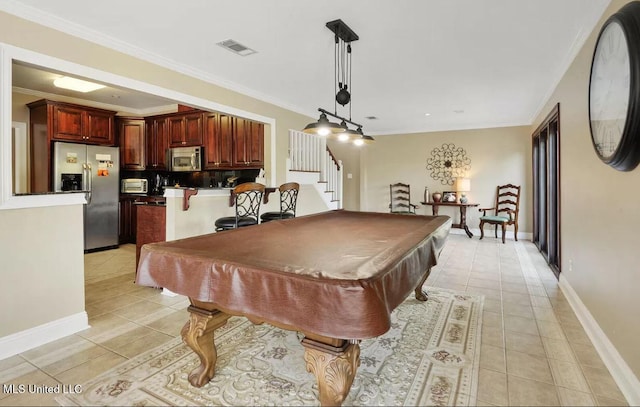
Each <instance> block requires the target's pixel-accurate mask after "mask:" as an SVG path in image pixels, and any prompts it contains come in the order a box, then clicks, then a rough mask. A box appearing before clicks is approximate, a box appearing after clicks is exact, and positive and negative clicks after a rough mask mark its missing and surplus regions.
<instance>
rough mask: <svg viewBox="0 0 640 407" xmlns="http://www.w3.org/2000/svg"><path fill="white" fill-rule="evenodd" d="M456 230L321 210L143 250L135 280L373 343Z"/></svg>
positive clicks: (442, 219) (429, 222) (427, 221)
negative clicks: (370, 340) (315, 212)
mask: <svg viewBox="0 0 640 407" xmlns="http://www.w3.org/2000/svg"><path fill="white" fill-rule="evenodd" d="M212 222H213V220H212ZM450 228H451V219H450V218H449V217H448V216H421V215H398V214H387V213H373V212H353V211H346V210H337V211H329V212H323V213H319V214H314V215H308V216H301V217H297V218H293V219H287V220H282V221H274V222H268V223H264V224H260V225H257V226H250V227H245V228H240V229H237V230H231V231H225V232H220V233H212V234H207V235H202V236H196V237H191V238H186V239H180V240H174V241H170V242H162V243H152V244H146V245H144V246H143V247H142V250H141V254H140V262H139V265H138V272H137V276H136V283H137V284H140V285H146V286H153V287H165V288H167V289H169V290H171V291H173V292H175V293H178V294H182V295H185V296H188V297H191V298H193V299H196V300H199V301H203V302H210V303H214V304H216V305H218V306H220V308H222V309H224V310H227V311H230V312H232V313H234V314H240V315H250V316H254V317H258V318H259V319H263V320H264V321H266V322H277V323H280V324H285V325H288V326H293V327H297V328H298V329H299V330H300V331H303V332H311V333H315V334H318V335H324V336H329V337H334V338H341V339H365V338H371V337H375V336H378V335H381V334H383V333H385V332H386V331H387V330H388V329H389V327H390V314H391V311H393V309H394V308H395V307H396V306H398V305H399V304H400V303H401V302H402V301H403V300H404V299H405V298H406V297H407V296H408V295H409V294H410V293H412V292H413V290H414V289H415V287H416V285H417V283H418V282H419V281H420V280H421V277H422V276H423V275H424V273H425V272H426V270H427V269H429V268H430V267H432V266H433V265H435V264H436V263H437V258H438V255H439V254H440V251H441V249H442V247H443V246H444V243H445V241H446V238H447V236H448V233H449V230H450Z"/></svg>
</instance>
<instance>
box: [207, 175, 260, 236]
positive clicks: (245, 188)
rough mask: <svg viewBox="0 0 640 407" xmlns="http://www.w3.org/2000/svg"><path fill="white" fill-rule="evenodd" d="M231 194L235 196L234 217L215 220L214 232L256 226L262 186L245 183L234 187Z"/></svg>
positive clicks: (254, 183) (255, 183)
mask: <svg viewBox="0 0 640 407" xmlns="http://www.w3.org/2000/svg"><path fill="white" fill-rule="evenodd" d="M233 194H234V195H235V208H236V216H225V217H223V218H218V219H216V223H215V225H216V232H221V231H223V230H229V229H237V228H240V227H244V226H251V225H257V224H258V219H260V218H259V216H260V203H261V202H262V197H263V195H264V185H262V184H258V183H257V182H246V183H244V184H240V185H238V186H237V187H235V188H234V189H233Z"/></svg>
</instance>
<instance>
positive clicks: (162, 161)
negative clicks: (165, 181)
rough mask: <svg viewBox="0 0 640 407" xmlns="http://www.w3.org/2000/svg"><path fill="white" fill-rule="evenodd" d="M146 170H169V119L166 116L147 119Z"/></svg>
mask: <svg viewBox="0 0 640 407" xmlns="http://www.w3.org/2000/svg"><path fill="white" fill-rule="evenodd" d="M146 131H147V135H146V138H145V142H146V154H145V156H146V157H145V158H146V168H147V169H148V170H168V169H169V166H168V161H167V148H168V147H169V138H168V134H169V133H168V119H167V117H166V116H161V117H149V118H147V119H146Z"/></svg>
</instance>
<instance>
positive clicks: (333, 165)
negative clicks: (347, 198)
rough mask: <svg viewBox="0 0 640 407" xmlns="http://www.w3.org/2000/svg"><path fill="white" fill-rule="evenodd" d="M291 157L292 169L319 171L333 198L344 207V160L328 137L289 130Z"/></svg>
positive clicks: (321, 181)
mask: <svg viewBox="0 0 640 407" xmlns="http://www.w3.org/2000/svg"><path fill="white" fill-rule="evenodd" d="M289 159H290V161H291V171H301V172H317V173H319V174H320V179H319V182H320V183H325V184H326V187H325V191H324V192H329V193H331V200H332V201H335V202H337V203H338V208H342V162H341V161H340V160H337V159H336V157H335V156H334V155H333V153H332V152H331V150H330V149H329V147H328V146H327V139H326V138H324V137H318V136H315V135H312V134H307V133H303V132H301V131H296V130H289Z"/></svg>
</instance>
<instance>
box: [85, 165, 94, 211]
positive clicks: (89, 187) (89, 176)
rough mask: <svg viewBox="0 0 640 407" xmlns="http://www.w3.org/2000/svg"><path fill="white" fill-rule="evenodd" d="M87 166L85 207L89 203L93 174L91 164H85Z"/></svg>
mask: <svg viewBox="0 0 640 407" xmlns="http://www.w3.org/2000/svg"><path fill="white" fill-rule="evenodd" d="M86 165H87V187H88V188H87V191H88V192H87V205H88V204H90V203H91V188H92V185H91V184H92V178H93V174H92V171H91V164H86Z"/></svg>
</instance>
